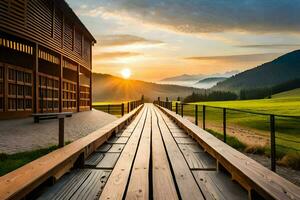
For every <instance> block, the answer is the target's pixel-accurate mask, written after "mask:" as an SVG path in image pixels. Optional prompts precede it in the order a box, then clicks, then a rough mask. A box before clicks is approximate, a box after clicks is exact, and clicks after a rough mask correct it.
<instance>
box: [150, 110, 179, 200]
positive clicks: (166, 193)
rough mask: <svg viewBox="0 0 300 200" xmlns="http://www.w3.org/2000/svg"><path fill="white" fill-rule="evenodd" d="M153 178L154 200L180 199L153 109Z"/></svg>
mask: <svg viewBox="0 0 300 200" xmlns="http://www.w3.org/2000/svg"><path fill="white" fill-rule="evenodd" d="M152 177H153V198H154V199H166V200H167V199H174V200H176V199H178V195H177V192H176V186H175V183H174V179H173V176H172V172H171V169H170V165H169V161H168V157H167V154H166V150H165V147H164V143H163V140H162V136H161V132H160V129H159V127H158V119H157V117H156V114H155V111H154V109H152ZM162 188H163V189H162Z"/></svg>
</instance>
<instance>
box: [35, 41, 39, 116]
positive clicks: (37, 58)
mask: <svg viewBox="0 0 300 200" xmlns="http://www.w3.org/2000/svg"><path fill="white" fill-rule="evenodd" d="M33 56H34V62H33V63H34V66H33V82H34V83H35V84H33V112H34V113H38V112H39V85H40V81H39V45H38V44H37V43H36V44H35V48H34V54H33Z"/></svg>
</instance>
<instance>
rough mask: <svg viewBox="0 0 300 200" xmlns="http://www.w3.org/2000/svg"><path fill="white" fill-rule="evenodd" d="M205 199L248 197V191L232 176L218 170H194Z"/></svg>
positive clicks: (238, 199)
mask: <svg viewBox="0 0 300 200" xmlns="http://www.w3.org/2000/svg"><path fill="white" fill-rule="evenodd" d="M193 174H194V177H195V179H196V180H197V183H198V184H199V186H200V188H201V190H202V192H203V194H204V196H205V199H224V200H225V199H227V200H240V199H247V198H248V193H247V191H246V190H245V189H243V188H242V187H241V186H240V185H239V184H237V183H236V182H234V181H232V180H231V177H230V176H228V175H226V174H225V173H223V172H217V171H203V170H201V171H198V170H197V171H193Z"/></svg>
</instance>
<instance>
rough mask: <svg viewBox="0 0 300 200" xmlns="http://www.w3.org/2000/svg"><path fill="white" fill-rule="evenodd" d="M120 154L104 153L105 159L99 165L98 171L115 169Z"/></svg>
mask: <svg viewBox="0 0 300 200" xmlns="http://www.w3.org/2000/svg"><path fill="white" fill-rule="evenodd" d="M119 156H120V154H119V153H104V157H103V158H102V160H101V161H100V162H99V163H98V164H97V166H96V168H97V169H112V168H114V166H115V164H116V162H117V160H118V158H119Z"/></svg>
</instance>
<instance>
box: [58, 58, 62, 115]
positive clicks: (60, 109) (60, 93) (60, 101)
mask: <svg viewBox="0 0 300 200" xmlns="http://www.w3.org/2000/svg"><path fill="white" fill-rule="evenodd" d="M58 96H59V101H58V102H59V112H62V110H63V105H62V104H63V101H62V98H63V56H62V55H60V68H59V95H58Z"/></svg>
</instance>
